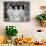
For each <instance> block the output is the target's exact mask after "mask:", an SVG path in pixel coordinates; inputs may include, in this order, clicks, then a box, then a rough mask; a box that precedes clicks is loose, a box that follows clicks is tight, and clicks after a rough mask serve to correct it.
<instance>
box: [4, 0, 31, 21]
mask: <svg viewBox="0 0 46 46" xmlns="http://www.w3.org/2000/svg"><path fill="white" fill-rule="evenodd" d="M9 5H12V8H13V9H14V7H15V6H16V5H17V6H18V9H19V6H23V7H22V8H23V9H24V11H25V16H26V17H27V19H26V21H29V20H30V7H29V6H30V3H29V2H8V1H7V2H4V21H9V17H8V15H7V13H6V11H7V9H8V8H9Z"/></svg>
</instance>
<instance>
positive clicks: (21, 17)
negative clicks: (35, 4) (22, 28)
mask: <svg viewBox="0 0 46 46" xmlns="http://www.w3.org/2000/svg"><path fill="white" fill-rule="evenodd" d="M4 21H10V22H26V21H30V3H29V2H9V1H6V2H4Z"/></svg>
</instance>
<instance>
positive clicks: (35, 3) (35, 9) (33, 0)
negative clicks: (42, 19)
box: [0, 0, 46, 36]
mask: <svg viewBox="0 0 46 46" xmlns="http://www.w3.org/2000/svg"><path fill="white" fill-rule="evenodd" d="M4 1H9V0H0V34H2V33H4V29H5V26H6V25H14V26H16V27H17V29H18V31H19V33H18V36H21V35H22V34H23V35H24V36H31V34H32V32H35V31H36V30H37V29H43V30H46V29H45V28H43V27H40V26H39V25H38V23H37V21H36V19H35V16H36V15H37V14H40V13H41V10H40V6H42V5H46V0H25V1H29V2H30V22H4V20H3V19H4V18H3V17H4V11H3V10H4V7H3V2H4ZM10 1H12V0H10ZM13 1H19V0H13ZM20 1H22V0H20Z"/></svg>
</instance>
